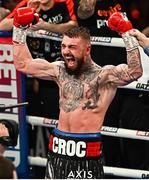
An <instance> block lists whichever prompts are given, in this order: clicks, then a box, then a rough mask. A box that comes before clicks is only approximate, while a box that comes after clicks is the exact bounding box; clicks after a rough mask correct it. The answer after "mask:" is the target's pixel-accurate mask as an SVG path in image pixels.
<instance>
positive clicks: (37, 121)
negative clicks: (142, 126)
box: [27, 116, 149, 141]
mask: <svg viewBox="0 0 149 180" xmlns="http://www.w3.org/2000/svg"><path fill="white" fill-rule="evenodd" d="M27 122H28V123H29V124H31V125H35V126H44V127H55V126H56V125H57V123H58V120H56V119H48V118H43V117H37V116H27ZM101 134H103V135H106V136H114V137H122V138H130V139H138V140H147V141H149V132H147V131H139V130H129V129H124V128H116V127H108V126H103V127H102V129H101Z"/></svg>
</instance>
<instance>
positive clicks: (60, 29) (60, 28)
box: [30, 19, 77, 33]
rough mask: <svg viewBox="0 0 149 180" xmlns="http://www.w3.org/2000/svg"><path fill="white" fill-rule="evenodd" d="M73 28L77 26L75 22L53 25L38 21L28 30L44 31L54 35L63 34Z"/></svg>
mask: <svg viewBox="0 0 149 180" xmlns="http://www.w3.org/2000/svg"><path fill="white" fill-rule="evenodd" d="M74 26H77V21H73V20H70V21H68V22H66V23H60V24H53V23H49V22H45V21H43V20H42V19H40V20H39V22H38V23H37V24H35V25H33V26H32V27H31V28H30V29H31V30H33V31H37V30H45V31H51V32H56V33H64V32H65V31H67V30H69V29H71V28H73V27H74Z"/></svg>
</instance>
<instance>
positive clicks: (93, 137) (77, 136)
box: [49, 129, 101, 158]
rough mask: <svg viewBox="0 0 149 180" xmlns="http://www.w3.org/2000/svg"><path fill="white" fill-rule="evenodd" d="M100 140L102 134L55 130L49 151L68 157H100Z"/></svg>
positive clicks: (51, 137)
mask: <svg viewBox="0 0 149 180" xmlns="http://www.w3.org/2000/svg"><path fill="white" fill-rule="evenodd" d="M100 139H101V134H100V133H65V132H63V131H60V130H58V129H54V131H53V134H52V135H51V136H50V142H49V151H50V152H53V153H55V154H57V155H64V156H67V157H76V158H83V157H84V158H88V157H99V156H100V154H101V141H100Z"/></svg>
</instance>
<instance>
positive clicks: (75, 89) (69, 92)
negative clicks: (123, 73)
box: [59, 69, 100, 112]
mask: <svg viewBox="0 0 149 180" xmlns="http://www.w3.org/2000/svg"><path fill="white" fill-rule="evenodd" d="M59 72H60V74H59V80H60V81H61V82H63V83H62V84H63V85H62V91H61V92H62V99H61V100H60V106H61V108H62V109H63V110H64V111H65V112H72V111H74V110H76V109H77V108H79V107H81V108H82V110H85V109H95V108H97V107H98V104H97V103H98V101H99V97H100V94H99V84H100V83H99V82H100V76H99V71H97V70H94V71H89V72H88V73H84V74H83V75H80V76H79V78H78V77H77V78H76V77H75V75H69V74H67V73H66V72H65V71H63V69H61V70H60V71H59ZM82 102H83V103H82Z"/></svg>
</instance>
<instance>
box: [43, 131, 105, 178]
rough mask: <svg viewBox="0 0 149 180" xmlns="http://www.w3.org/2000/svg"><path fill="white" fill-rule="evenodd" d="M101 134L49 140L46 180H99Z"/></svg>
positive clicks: (62, 135) (64, 135)
mask: <svg viewBox="0 0 149 180" xmlns="http://www.w3.org/2000/svg"><path fill="white" fill-rule="evenodd" d="M101 147H102V146H101V134H100V133H66V132H62V131H60V130H58V129H54V130H53V133H52V134H51V136H50V142H49V152H48V161H47V167H46V176H45V178H46V179H102V178H103V177H104V172H103V164H102V149H101Z"/></svg>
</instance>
